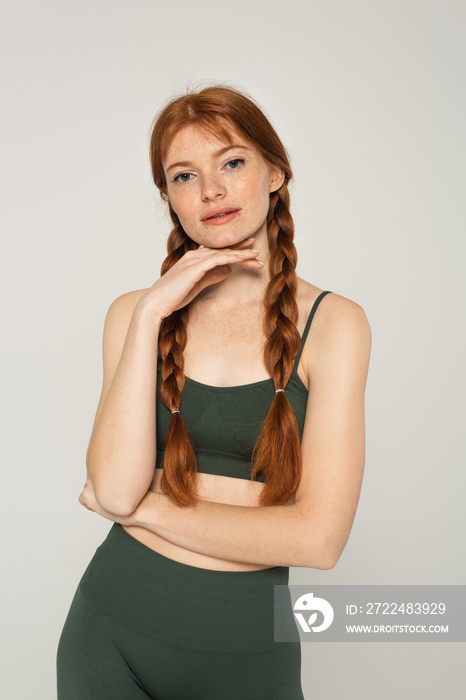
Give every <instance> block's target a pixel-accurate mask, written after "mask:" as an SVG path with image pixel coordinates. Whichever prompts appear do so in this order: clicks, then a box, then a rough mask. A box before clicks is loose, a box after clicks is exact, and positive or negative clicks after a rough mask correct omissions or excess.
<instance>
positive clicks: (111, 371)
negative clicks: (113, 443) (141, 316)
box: [88, 289, 146, 452]
mask: <svg viewBox="0 0 466 700" xmlns="http://www.w3.org/2000/svg"><path fill="white" fill-rule="evenodd" d="M145 291H146V290H145V289H142V290H141V289H138V290H136V291H133V292H127V293H126V294H122V295H121V296H119V297H117V298H116V299H115V300H114V301H113V302H112V303H111V304H110V307H109V309H108V311H107V315H106V317H105V322H104V330H103V340H102V360H103V380H102V391H101V394H100V398H99V403H98V406H97V410H96V414H95V418H94V424H93V426H92V432H91V437H90V440H89V445H90V442H91V440H92V436H93V435H94V431H95V428H96V426H97V423H98V421H99V417H100V414H101V413H102V409H103V407H104V405H105V400H106V398H107V395H108V391H109V389H110V387H111V385H112V382H113V378H114V376H115V372H116V370H117V367H118V365H119V363H120V359H121V355H122V353H123V348H124V345H125V341H126V335H127V333H128V328H129V324H130V322H131V318H132V315H133V311H134V308H135V306H136V304H137V302H138V300H139V299H140V297H141V296H142V294H143V293H144V292H145ZM88 452H89V447H88Z"/></svg>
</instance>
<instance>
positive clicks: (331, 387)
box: [295, 295, 372, 568]
mask: <svg viewBox="0 0 466 700" xmlns="http://www.w3.org/2000/svg"><path fill="white" fill-rule="evenodd" d="M331 297H334V295H328V296H327V300H328V302H331V303H328V304H326V305H322V306H323V307H324V308H322V309H320V311H321V313H320V314H316V316H315V318H314V319H313V325H312V326H311V331H312V344H311V345H310V354H311V358H310V360H309V376H310V390H309V395H308V402H307V407H306V418H305V423H304V428H303V435H302V458H303V467H302V476H301V481H300V484H299V487H298V489H297V491H296V496H295V503H296V504H297V505H298V507H300V509H301V512H302V513H303V516H304V517H305V518H306V519H307V520H308V522H309V524H310V526H311V527H313V528H318V530H319V532H320V533H321V534H322V541H323V547H324V550H325V559H326V561H327V562H328V563H329V567H328V568H331V567H332V566H334V565H335V563H336V562H337V561H338V559H339V557H340V555H341V553H342V551H343V549H344V547H345V545H346V542H347V540H348V537H349V534H350V531H351V527H352V524H353V520H354V516H355V514H356V508H357V505H358V500H359V494H360V491H361V484H362V478H363V472H364V460H365V426H364V422H365V421H364V394H365V387H366V380H367V374H368V368H369V357H370V350H371V340H372V335H371V329H370V326H369V323H368V320H367V318H366V315H365V312H364V310H363V309H362V307H360V306H359V305H358V304H356V303H355V302H353V301H351V300H349V299H346V298H345V297H341V296H339V295H335V297H334V298H332V299H330V298H331ZM322 312H324V313H322ZM309 337H310V338H311V333H310V336H309Z"/></svg>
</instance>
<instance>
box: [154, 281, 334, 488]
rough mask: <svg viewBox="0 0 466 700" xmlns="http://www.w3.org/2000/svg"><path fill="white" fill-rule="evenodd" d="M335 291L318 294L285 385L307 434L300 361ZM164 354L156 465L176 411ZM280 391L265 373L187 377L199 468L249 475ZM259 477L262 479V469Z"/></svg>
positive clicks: (185, 396)
mask: <svg viewBox="0 0 466 700" xmlns="http://www.w3.org/2000/svg"><path fill="white" fill-rule="evenodd" d="M330 293H331V292H330V291H325V292H321V294H320V295H319V296H318V297H317V299H316V300H315V302H314V304H313V306H312V309H311V311H310V314H309V317H308V319H307V321H306V326H305V328H304V331H303V335H302V337H301V347H300V349H299V352H298V354H297V356H296V357H295V360H294V363H293V370H292V373H291V376H290V379H289V380H288V384H287V385H286V387H285V391H286V396H287V398H288V401H289V402H290V404H291V407H292V409H293V411H294V413H295V415H296V420H297V423H298V428H299V433H300V436H301V437H302V434H303V428H304V419H305V417H306V405H307V398H308V389H307V387H306V386H305V385H304V384H303V382H302V380H301V379H300V377H299V375H298V371H297V368H298V365H299V361H300V358H301V353H302V351H303V347H304V344H305V342H306V338H307V335H308V333H309V328H310V326H311V322H312V319H313V317H314V314H315V312H316V309H317V307H318V305H319V304H320V302H321V300H322V299H323V297H324V296H325V295H326V294H330ZM161 383H162V359H161V358H160V356H159V357H158V361H157V403H156V426H157V446H158V447H157V464H156V468H157V469H163V460H164V447H163V446H164V442H165V438H166V436H167V433H168V428H169V425H170V420H171V417H172V413H171V411H170V409H169V408H167V406H165V404H164V403H163V401H162V399H161V398H160V386H161ZM274 397H275V388H274V385H273V380H272V378H271V377H270V378H269V379H263V380H261V381H259V382H252V383H251V384H241V385H239V386H221V387H220V386H211V385H209V384H202V383H201V382H197V381H195V380H194V379H190V378H189V377H185V385H184V387H183V391H182V394H181V405H180V412H181V415H182V416H183V420H184V422H185V424H186V427H187V429H188V433H189V436H190V438H191V442H192V444H193V449H194V453H195V455H196V462H197V470H198V472H202V473H205V474H217V475H219V476H230V477H234V478H236V479H249V478H250V469H251V458H252V451H253V448H254V445H255V443H256V441H257V438H258V437H259V433H260V431H261V429H262V426H263V424H264V421H265V418H266V416H267V413H268V412H269V408H270V404H271V403H272V401H273V399H274ZM254 480H255V481H263V479H261V478H260V474H257V475H256V477H255V479H254Z"/></svg>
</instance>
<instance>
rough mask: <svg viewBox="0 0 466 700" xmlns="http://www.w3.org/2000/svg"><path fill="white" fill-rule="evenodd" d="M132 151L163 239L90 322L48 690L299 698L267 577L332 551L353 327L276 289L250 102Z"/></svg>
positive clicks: (267, 152)
mask: <svg viewBox="0 0 466 700" xmlns="http://www.w3.org/2000/svg"><path fill="white" fill-rule="evenodd" d="M150 153H151V165H152V172H153V178H154V182H155V184H156V186H157V187H158V189H159V190H160V193H161V196H162V198H163V199H164V200H165V201H166V202H168V207H169V212H170V216H171V219H172V222H173V229H172V231H171V233H170V235H169V237H168V244H167V251H168V255H167V257H166V259H165V260H164V262H163V264H162V268H161V276H160V278H159V279H158V280H157V281H156V282H155V283H154V284H153V285H152V287H150V288H149V289H142V290H138V291H134V292H129V293H127V294H123V295H122V296H119V297H118V298H117V299H116V300H115V301H114V302H113V303H112V304H111V306H110V308H109V311H108V313H107V317H106V320H105V327H104V340H103V359H104V378H103V388H102V395H101V398H100V401H99V405H98V408H97V413H96V417H95V422H94V427H93V431H92V435H91V438H90V443H89V449H88V453H87V460H86V464H87V481H86V485H85V488H84V491H83V493H82V494H81V496H80V498H79V501H80V503H81V504H82V505H83V506H85V507H86V508H88V509H90V510H92V511H94V512H95V513H98V514H99V515H101V516H103V517H105V518H108V519H109V520H111V521H113V525H112V527H111V529H110V531H109V533H108V535H107V537H106V539H105V540H104V542H103V543H102V544H101V545H100V546H99V547H98V548H97V550H96V552H95V554H94V556H93V558H92V560H91V562H90V563H89V565H88V567H87V569H86V571H85V572H84V574H83V576H82V578H81V581H80V583H79V585H78V588H77V590H76V593H75V596H74V598H73V601H72V604H71V608H70V610H69V613H68V616H67V618H66V621H65V624H64V628H63V631H62V633H61V637H60V641H59V645H58V652H57V680H58V699H59V700H78V699H79V700H94V699H95V700H97V699H99V700H106V699H108V700H110V699H111V700H119V699H121V700H137V699H143V698H145V699H147V698H152V699H153V700H175V699H177V700H178V699H183V700H184V699H187V698H189V700H222V699H233V698H234V699H235V700H239V699H241V700H259V698H267V699H268V700H273V699H275V700H303V698H304V696H303V691H302V687H301V647H300V643H299V637H298V639H297V641H294V642H280V641H274V586H275V585H286V584H287V583H288V575H289V567H290V566H302V567H309V568H317V569H330V568H332V567H333V566H335V564H336V562H337V561H338V559H339V557H340V555H341V553H342V551H343V549H344V547H345V544H346V542H347V540H348V537H349V534H350V530H351V527H352V523H353V519H354V516H355V512H356V508H357V503H358V498H359V493H360V488H361V482H362V477H363V469H364V452H365V437H364V393H365V385H366V378H367V372H368V365H369V355H370V345H371V332H370V327H369V324H368V321H367V318H366V315H365V313H364V310H363V309H362V308H361V306H359V305H358V304H357V303H355V302H353V301H351V300H349V299H347V298H345V297H343V296H340V295H338V294H336V293H331V292H330V290H325V291H323V290H322V289H319V288H318V287H316V286H314V285H312V284H310V283H309V282H306V281H305V280H303V279H299V278H298V277H297V275H296V271H295V269H296V263H297V252H296V248H295V246H294V243H293V237H294V226H293V220H292V217H291V214H290V209H289V203H290V197H289V192H288V183H289V181H290V179H291V177H292V172H291V168H290V163H289V160H288V157H287V152H286V150H285V148H284V146H283V144H282V143H281V141H280V139H279V138H278V136H277V134H276V132H275V131H274V129H273V127H272V126H271V124H270V122H269V121H268V120H267V118H266V117H265V116H264V114H263V113H262V111H261V110H260V109H259V107H258V106H257V104H256V103H255V102H254V100H253V99H252V98H250V97H249V96H247V95H246V94H243V93H241V92H240V91H238V90H236V89H233V88H230V87H227V86H211V87H208V88H205V89H203V90H201V91H199V92H197V93H196V92H190V93H186V94H185V95H183V96H181V97H178V98H176V99H174V100H172V101H171V102H169V103H168V104H166V105H165V106H164V108H163V109H162V110H161V111H160V113H159V115H158V117H157V118H156V120H155V124H154V125H153V130H152V136H151V143H150ZM317 310H318V312H317ZM316 312H317V313H316ZM311 323H312V333H309V331H310V328H311ZM290 614H291V611H290Z"/></svg>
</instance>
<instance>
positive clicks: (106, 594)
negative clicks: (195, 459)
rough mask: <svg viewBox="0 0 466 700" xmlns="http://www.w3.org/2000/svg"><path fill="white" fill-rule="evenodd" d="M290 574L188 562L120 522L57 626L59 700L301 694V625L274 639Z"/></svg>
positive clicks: (252, 698) (275, 698)
mask: <svg viewBox="0 0 466 700" xmlns="http://www.w3.org/2000/svg"><path fill="white" fill-rule="evenodd" d="M288 576H289V569H288V568H286V567H281V566H277V567H273V568H270V569H263V570H259V571H218V570H211V569H203V568H199V567H195V566H190V565H187V564H182V563H180V562H177V561H175V560H173V559H169V558H168V557H165V556H163V555H162V554H159V553H158V552H155V551H154V550H152V549H151V548H150V547H147V546H146V545H145V544H143V543H142V542H140V541H139V540H137V539H136V538H134V537H132V536H131V535H130V534H129V533H128V532H126V530H125V529H124V528H123V527H122V526H121V525H120V524H118V523H114V524H113V525H112V527H111V529H110V531H109V533H108V535H107V537H106V539H105V540H104V541H103V542H102V544H101V545H100V546H99V547H97V549H96V551H95V554H94V556H93V558H92V559H91V561H90V563H89V565H88V567H87V569H86V570H85V572H84V574H83V576H82V578H81V580H80V582H79V584H78V587H77V589H76V592H75V594H74V598H73V600H72V603H71V607H70V609H69V612H68V615H67V617H66V620H65V623H64V627H63V629H62V632H61V636H60V640H59V643H58V649H57V658H56V662H57V690H58V700H147V699H148V698H149V699H151V700H233V699H234V700H266V699H267V700H304V695H303V692H302V688H301V646H300V641H299V635H298V633H296V641H291V642H289V641H288V642H280V641H274V586H275V585H282V586H283V585H287V584H288ZM283 590H284V589H283ZM290 611H291V607H290Z"/></svg>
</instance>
